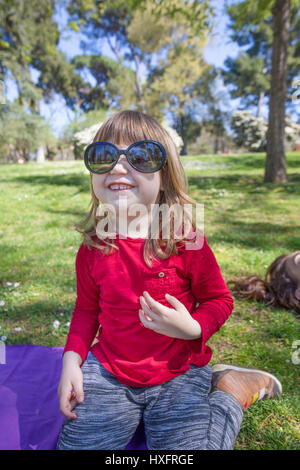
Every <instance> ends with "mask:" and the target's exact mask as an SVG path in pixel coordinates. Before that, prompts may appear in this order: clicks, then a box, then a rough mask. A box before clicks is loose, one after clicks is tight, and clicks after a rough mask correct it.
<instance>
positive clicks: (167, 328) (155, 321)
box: [139, 292, 202, 339]
mask: <svg viewBox="0 0 300 470" xmlns="http://www.w3.org/2000/svg"><path fill="white" fill-rule="evenodd" d="M143 294H144V296H140V303H141V307H142V310H139V317H140V320H141V322H142V324H143V325H144V326H145V327H146V328H149V329H150V330H153V331H155V332H156V333H160V334H161V335H166V336H170V337H171V338H180V339H197V338H200V336H201V334H202V332H201V326H200V324H199V323H198V322H197V321H196V320H194V319H193V318H192V317H191V314H190V313H189V311H188V310H187V309H186V307H185V306H184V305H183V303H181V302H180V301H179V300H178V299H176V297H173V295H169V294H166V300H167V301H168V302H169V303H170V304H171V305H172V306H173V307H174V308H169V307H166V306H165V305H162V304H161V303H159V302H157V301H156V300H154V299H153V298H152V297H151V296H150V294H148V292H143Z"/></svg>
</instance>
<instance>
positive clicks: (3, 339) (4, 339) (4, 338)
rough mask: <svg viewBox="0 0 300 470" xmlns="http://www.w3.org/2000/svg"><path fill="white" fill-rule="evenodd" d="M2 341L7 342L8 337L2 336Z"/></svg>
mask: <svg viewBox="0 0 300 470" xmlns="http://www.w3.org/2000/svg"><path fill="white" fill-rule="evenodd" d="M0 339H1V341H3V342H4V343H5V341H6V340H7V336H4V335H3V336H1V338H0Z"/></svg>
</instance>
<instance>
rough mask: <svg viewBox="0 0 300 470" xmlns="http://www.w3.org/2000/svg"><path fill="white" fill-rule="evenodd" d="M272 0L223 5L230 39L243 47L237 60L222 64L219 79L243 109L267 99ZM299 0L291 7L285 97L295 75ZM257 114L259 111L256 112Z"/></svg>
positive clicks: (269, 72) (297, 60) (247, 0)
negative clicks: (221, 78)
mask: <svg viewBox="0 0 300 470" xmlns="http://www.w3.org/2000/svg"><path fill="white" fill-rule="evenodd" d="M273 6H274V0H261V1H257V2H252V1H249V0H243V1H240V2H239V3H234V4H231V5H228V6H227V9H226V10H227V13H228V15H229V18H230V28H231V39H232V40H233V41H234V42H236V43H237V44H238V45H239V46H241V47H243V48H246V50H244V51H243V52H241V53H240V54H239V55H238V56H237V58H235V59H232V58H228V59H227V60H226V61H225V67H224V70H223V77H224V79H225V84H227V85H231V86H232V89H231V95H232V97H233V98H237V97H239V98H241V100H242V103H243V104H244V105H245V107H248V106H249V105H250V106H251V105H255V106H259V105H260V104H261V103H259V102H260V100H261V99H262V98H264V97H268V96H269V92H270V77H271V55H272V44H273V30H272V11H273V10H272V8H273ZM299 8H300V1H299V0H295V2H293V3H292V7H291V28H290V41H289V49H288V87H289V90H288V95H289V94H290V92H291V86H292V81H293V78H295V76H297V75H298V73H299V72H298V71H299V65H300V58H299V48H300V41H299V34H298V33H299V27H300V15H299ZM258 113H259V109H258Z"/></svg>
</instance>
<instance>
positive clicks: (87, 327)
mask: <svg viewBox="0 0 300 470" xmlns="http://www.w3.org/2000/svg"><path fill="white" fill-rule="evenodd" d="M90 253H91V251H90V250H89V249H88V248H87V247H86V246H85V245H83V244H81V246H80V247H79V250H78V252H77V256H76V282H77V298H76V302H75V307H74V311H73V314H72V319H71V324H70V329H69V333H68V337H67V342H66V345H65V348H64V351H63V354H64V353H65V352H66V351H75V352H76V353H78V354H79V355H80V356H81V358H82V361H83V362H84V361H85V359H86V356H87V354H88V351H89V349H90V346H91V344H92V342H93V340H94V338H95V336H96V333H97V331H98V328H99V313H100V311H99V310H100V307H99V288H98V286H97V284H96V283H95V280H94V279H93V278H92V276H91V274H90V269H89V259H90Z"/></svg>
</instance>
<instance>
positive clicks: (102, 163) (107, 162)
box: [84, 140, 167, 174]
mask: <svg viewBox="0 0 300 470" xmlns="http://www.w3.org/2000/svg"><path fill="white" fill-rule="evenodd" d="M122 154H124V155H125V156H126V158H127V161H128V163H129V164H130V165H131V166H132V167H133V168H134V169H135V170H137V171H141V172H142V173H154V172H155V171H158V170H160V169H161V168H162V167H163V165H164V164H165V162H166V159H167V153H166V150H165V148H164V147H163V146H162V144H160V143H159V142H156V141H155V140H141V141H139V142H134V143H133V144H131V145H130V146H129V147H128V148H127V149H126V150H121V149H119V148H118V147H116V146H115V145H114V144H112V143H110V142H93V143H92V144H91V145H89V146H88V147H87V148H86V149H85V152H84V163H85V166H86V167H87V169H88V170H89V171H91V172H92V173H96V174H101V173H107V172H108V171H111V170H112V169H113V167H114V166H115V165H116V164H117V162H118V160H119V158H120V156H121V155H122Z"/></svg>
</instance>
